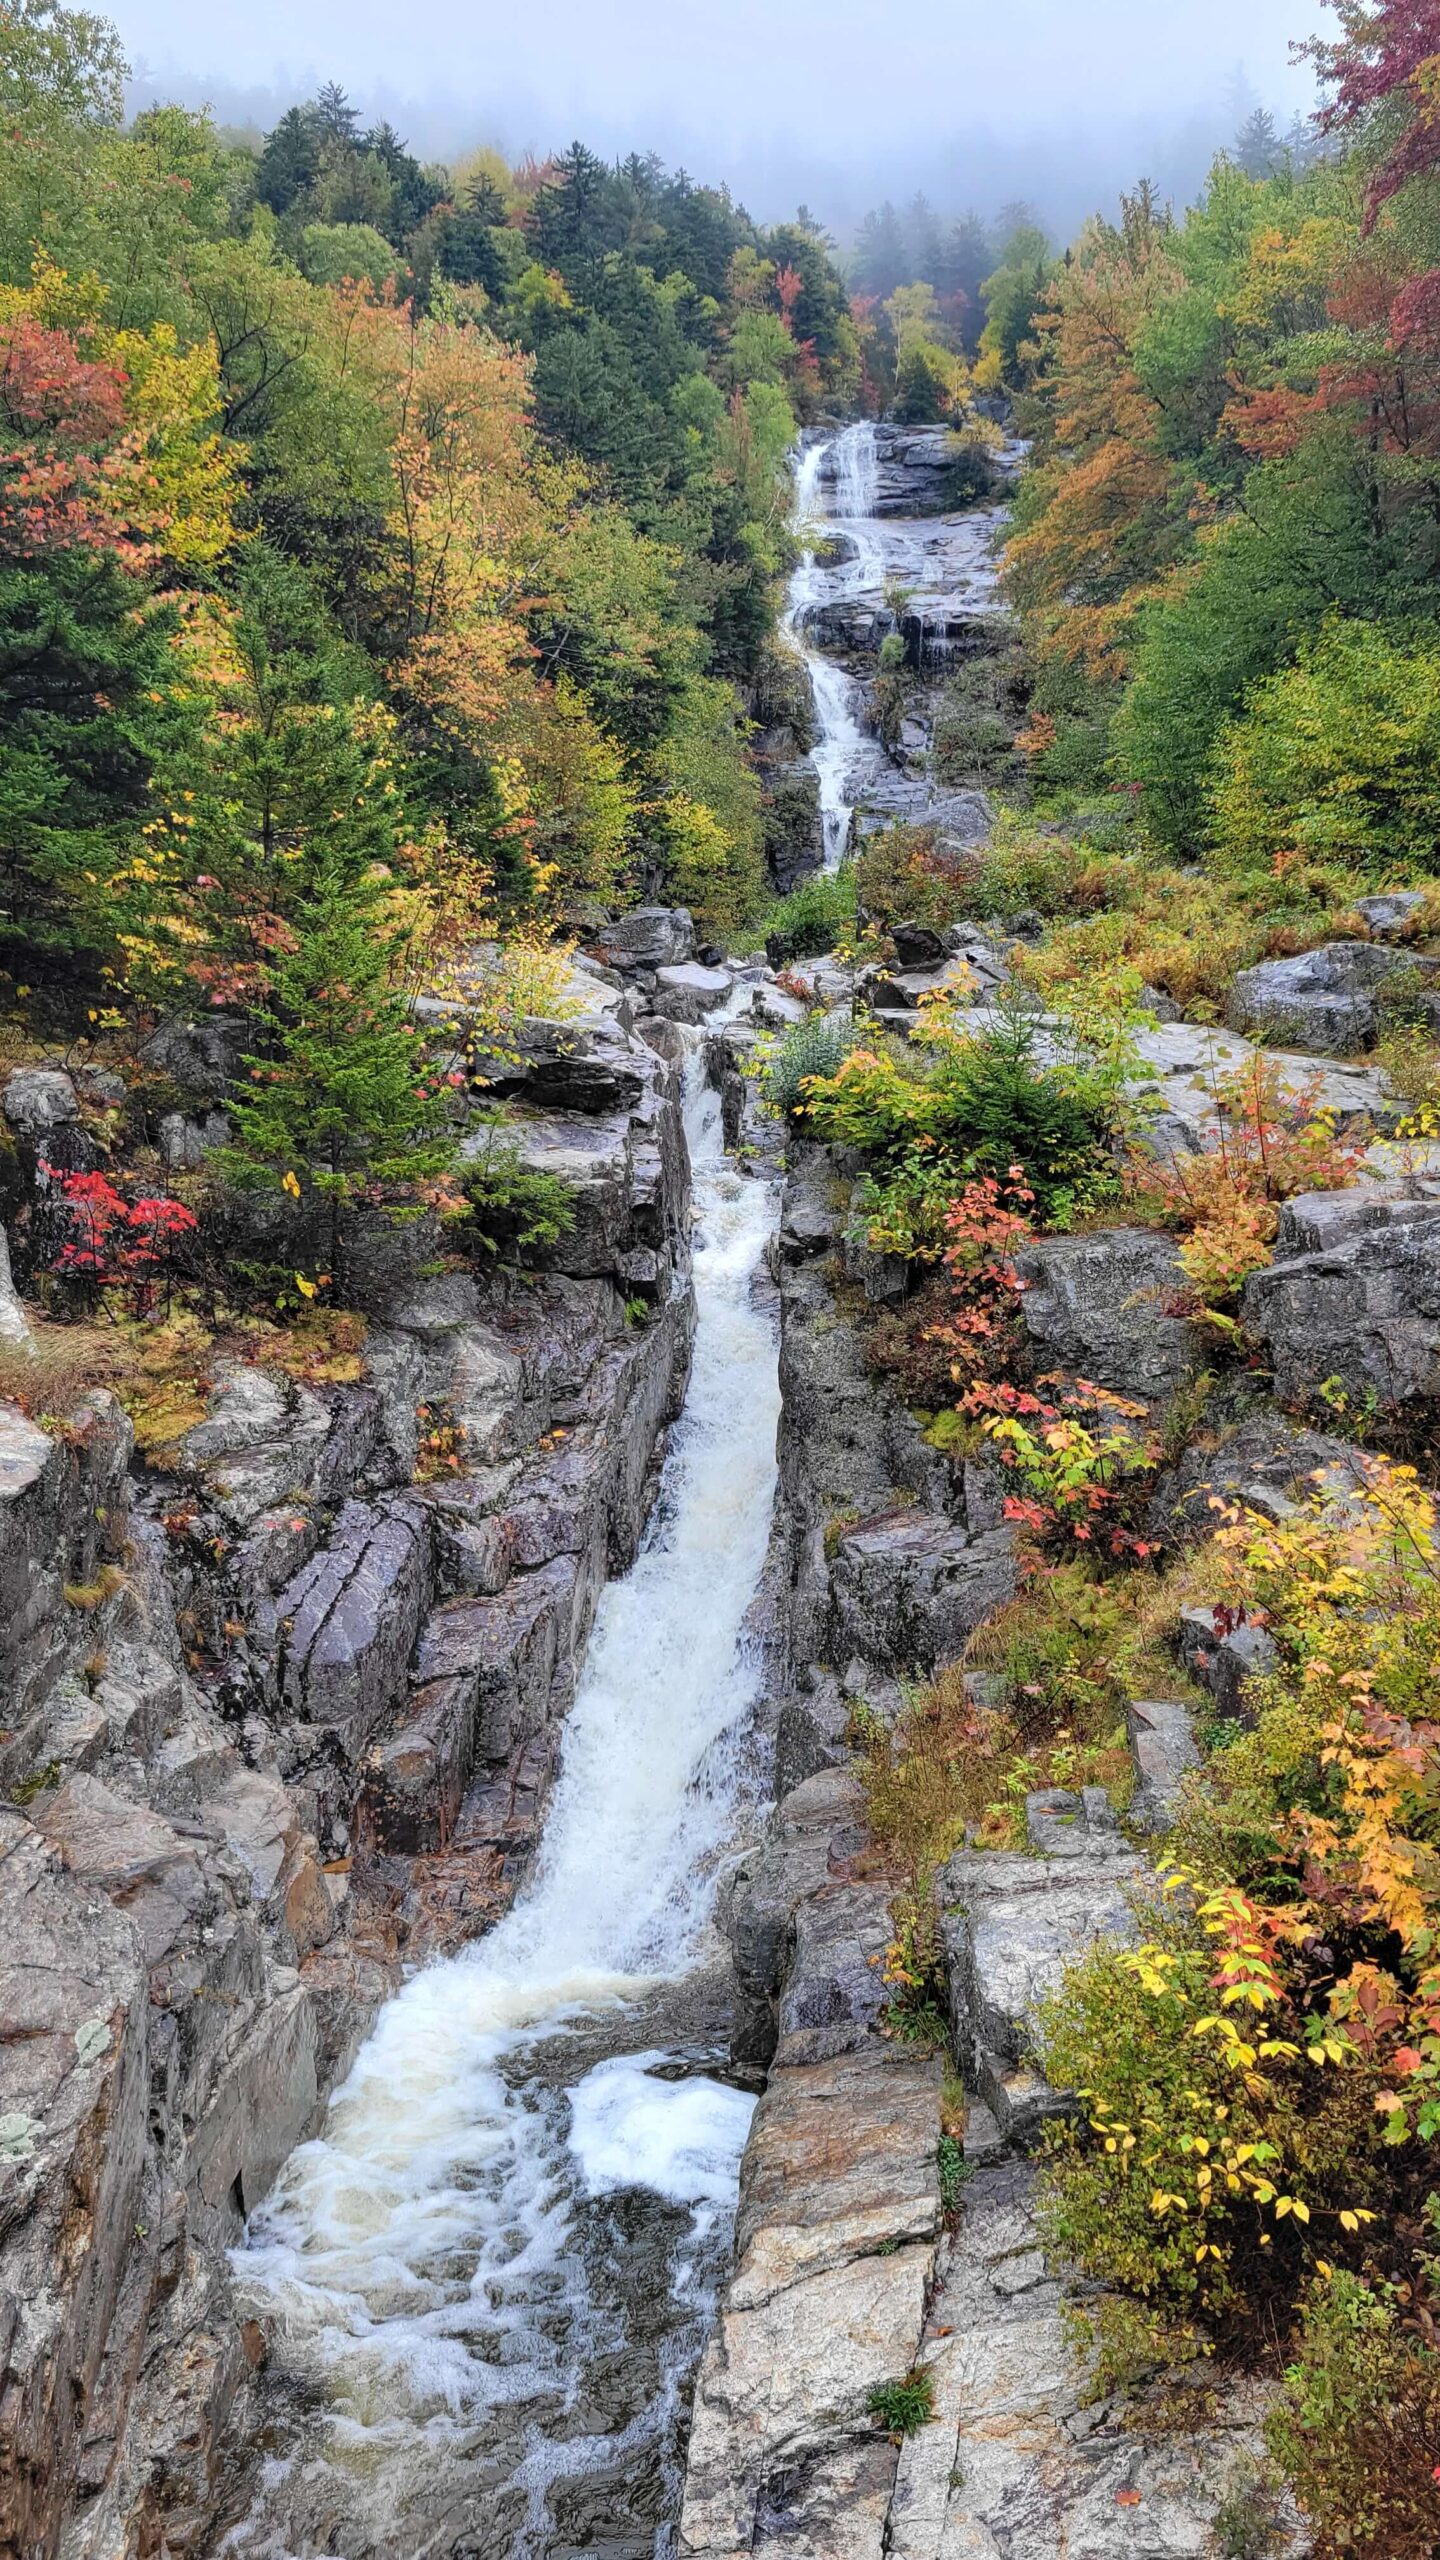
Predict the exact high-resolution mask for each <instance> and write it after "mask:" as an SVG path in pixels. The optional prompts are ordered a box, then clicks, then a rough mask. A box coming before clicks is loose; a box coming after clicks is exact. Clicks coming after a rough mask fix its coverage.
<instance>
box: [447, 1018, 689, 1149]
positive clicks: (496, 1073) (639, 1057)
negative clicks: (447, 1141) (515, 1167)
mask: <svg viewBox="0 0 1440 2560" xmlns="http://www.w3.org/2000/svg"><path fill="white" fill-rule="evenodd" d="M471 1073H472V1076H473V1077H474V1079H475V1080H476V1082H477V1083H478V1084H479V1085H480V1086H481V1087H482V1088H483V1093H484V1098H485V1099H486V1101H492V1100H493V1101H496V1102H517V1101H518V1102H528V1103H531V1104H533V1105H534V1106H535V1108H536V1109H538V1110H541V1111H579V1112H583V1113H585V1114H587V1115H588V1116H591V1117H595V1116H600V1115H603V1114H605V1113H611V1112H617V1111H633V1110H634V1108H635V1106H636V1104H637V1103H638V1102H639V1100H640V1097H641V1095H642V1093H643V1092H644V1090H645V1087H646V1085H647V1083H648V1082H649V1080H650V1077H651V1075H652V1074H653V1067H652V1064H651V1062H650V1060H649V1059H647V1058H646V1056H645V1052H644V1050H643V1048H639V1047H637V1044H636V1042H635V1040H634V1039H633V1038H632V1037H631V1036H630V1035H629V1034H628V1033H627V1032H626V1031H625V1030H623V1029H622V1028H621V1027H620V1025H619V1024H618V1023H616V1022H614V1021H612V1020H611V1019H609V1018H608V1017H607V1016H605V1015H603V1014H593V1013H592V1014H589V1015H587V1016H585V1017H584V1018H582V1019H580V1020H578V1021H571V1022H548V1021H544V1020H542V1019H541V1018H540V1017H539V1016H529V1017H527V1018H526V1019H525V1020H524V1021H523V1022H521V1023H519V1024H517V1025H516V1027H515V1030H514V1034H513V1037H511V1038H510V1039H508V1040H507V1043H506V1047H505V1050H504V1052H503V1053H499V1052H485V1053H483V1054H481V1055H479V1056H477V1057H476V1058H475V1059H474V1060H473V1061H472V1063H471ZM483 1134H484V1133H483V1132H482V1135H483Z"/></svg>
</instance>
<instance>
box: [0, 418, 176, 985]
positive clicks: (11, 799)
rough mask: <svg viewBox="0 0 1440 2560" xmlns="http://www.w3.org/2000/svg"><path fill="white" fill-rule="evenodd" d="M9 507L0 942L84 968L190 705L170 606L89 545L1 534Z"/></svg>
mask: <svg viewBox="0 0 1440 2560" xmlns="http://www.w3.org/2000/svg"><path fill="white" fill-rule="evenodd" d="M0 471H3V465H0ZM6 521H7V519H5V518H4V516H3V514H0V949H3V952H4V957H5V961H6V965H7V966H8V967H9V968H11V969H12V970H13V971H14V972H15V973H16V974H17V975H21V976H29V975H33V974H35V973H36V972H37V971H39V970H41V969H58V970H61V971H62V972H63V970H64V969H65V968H67V967H68V966H72V965H73V964H74V963H75V961H76V960H80V961H81V962H82V964H83V965H86V966H87V967H89V968H90V969H92V970H93V969H94V968H96V967H97V966H98V965H100V964H101V963H102V962H104V961H106V960H109V959H111V958H112V957H113V956H114V953H115V947H116V941H115V938H116V934H117V930H118V929H123V926H124V923H125V921H126V920H127V917H128V918H132V919H133V917H134V916H135V913H136V904H137V901H136V898H135V894H134V883H133V876H132V866H133V864H134V862H135V860H136V858H137V856H138V855H139V854H140V853H141V850H142V828H143V826H144V823H145V821H146V820H147V818H148V817H149V816H150V814H151V812H152V809H153V805H154V804H153V801H152V798H151V793H152V789H153V786H154V783H155V779H156V776H157V774H158V773H160V772H162V771H164V770H166V769H167V768H168V767H170V766H171V764H172V762H173V760H174V759H176V758H178V757H181V756H182V755H183V754H184V753H185V751H186V750H187V749H190V748H192V747H193V746H194V744H195V742H196V736H197V728H198V722H197V719H196V706H195V705H194V703H193V700H188V699H187V698H186V696H185V694H184V692H183V690H182V688H181V686H180V685H179V684H178V683H177V670H176V667H175V661H174V655H173V649H172V642H173V638H174V634H175V631H176V628H177V616H176V613H175V610H174V607H173V606H171V605H169V604H166V603H161V602H159V601H157V600H155V599H153V598H151V597H149V596H147V595H145V594H144V593H143V591H142V592H141V593H139V594H137V592H136V588H135V582H134V581H133V579H131V578H130V577H129V576H127V575H126V573H125V571H124V570H123V569H122V568H121V567H120V565H119V563H118V562H117V561H116V560H115V559H114V558H110V557H101V558H97V557H96V555H95V553H94V552H93V550H91V549H90V548H89V547H88V546H85V545H81V544H77V545H76V546H75V547H74V548H73V549H61V550H50V551H45V552H41V553H39V554H38V555H37V554H36V553H35V552H33V551H31V550H29V549H28V547H27V546H24V545H23V544H20V543H16V544H15V545H14V547H13V548H12V547H11V544H10V543H9V542H8V541H7V537H6V532H5V530H4V525H5V522H6ZM41 634H43V635H44V645H43V647H42V646H39V645H37V641H38V638H39V635H41ZM121 884H123V885H121ZM141 903H142V904H143V903H145V902H144V901H141Z"/></svg>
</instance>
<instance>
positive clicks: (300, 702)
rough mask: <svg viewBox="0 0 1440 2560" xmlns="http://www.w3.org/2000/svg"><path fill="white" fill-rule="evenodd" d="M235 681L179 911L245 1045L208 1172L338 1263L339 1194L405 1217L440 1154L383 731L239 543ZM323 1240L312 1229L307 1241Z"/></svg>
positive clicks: (303, 608) (398, 802)
mask: <svg viewBox="0 0 1440 2560" xmlns="http://www.w3.org/2000/svg"><path fill="white" fill-rule="evenodd" d="M236 640H237V644H238V645H237V651H236V658H237V664H238V668H239V670H240V681H239V683H238V685H237V686H236V688H235V690H234V693H233V695H232V698H231V704H230V716H229V718H228V720H227V722H226V724H225V726H224V728H223V730H222V733H221V736H220V737H219V739H217V742H216V747H217V752H216V754H215V756H214V759H213V762H212V767H211V771H210V774H209V776H208V778H207V782H206V786H205V788H204V789H203V790H202V791H201V792H200V794H199V795H198V796H197V800H196V817H195V829H194V838H193V857H194V860H195V865H196V874H197V880H196V895H195V902H194V910H193V912H194V916H195V921H196V924H197V926H198V928H199V934H200V942H201V948H202V949H204V950H207V951H208V954H209V957H208V960H199V959H197V961H196V962H195V964H194V965H195V966H196V967H197V970H198V973H199V974H201V975H202V977H203V976H205V975H206V974H207V973H208V974H209V976H210V982H211V992H212V995H213V996H215V997H217V998H219V999H220V1000H222V1001H224V1002H226V1003H230V1004H235V1003H238V1004H241V1005H243V1006H244V1008H245V1010H246V1012H247V1014H248V1016H249V1020H250V1026H251V1030H250V1042H249V1048H248V1051H247V1054H246V1056H245V1060H244V1081H243V1083H242V1086H241V1088H240V1093H239V1096H238V1099H237V1100H236V1102H235V1104H234V1106H233V1119H234V1125H235V1133H236V1134H235V1139H234V1143H233V1145H231V1146H230V1147H229V1148H228V1149H227V1150H225V1152H224V1154H223V1155H222V1156H221V1158H220V1159H219V1160H218V1162H219V1169H220V1171H221V1173H222V1174H223V1175H225V1176H227V1177H228V1178H229V1179H230V1180H232V1181H234V1182H236V1183H237V1184H240V1185H242V1186H244V1187H247V1188H252V1189H253V1188H262V1189H263V1188H265V1187H267V1186H270V1185H275V1186H278V1187H280V1188H283V1189H285V1190H287V1191H288V1192H289V1193H290V1194H291V1195H292V1196H293V1197H298V1200H299V1203H300V1207H301V1211H302V1215H306V1216H307V1218H308V1223H309V1224H310V1225H311V1227H312V1228H313V1229H314V1230H315V1231H316V1242H317V1244H318V1245H319V1248H320V1249H321V1250H323V1251H325V1252H327V1253H328V1255H329V1259H330V1267H331V1269H332V1271H338V1267H339V1263H340V1259H341V1247H342V1241H343V1228H344V1212H345V1209H346V1207H347V1205H348V1204H350V1203H353V1202H354V1201H356V1200H358V1199H359V1198H360V1197H361V1195H362V1194H365V1195H368V1196H369V1197H370V1198H371V1199H373V1201H374V1203H375V1204H376V1205H377V1206H378V1207H380V1208H382V1209H388V1210H390V1211H392V1212H399V1213H401V1214H404V1213H405V1212H406V1211H408V1209H409V1208H410V1207H412V1206H413V1201H414V1194H415V1189H416V1186H417V1185H418V1184H420V1183H423V1182H425V1181H427V1180H430V1179H432V1178H433V1177H434V1176H436V1175H437V1174H439V1173H441V1172H443V1171H444V1169H445V1167H446V1165H447V1164H448V1162H449V1161H450V1156H451V1153H452V1149H451V1146H450V1143H449V1141H448V1138H447V1136H446V1133H445V1115H444V1105H443V1102H442V1100H441V1099H440V1097H439V1096H438V1095H437V1094H436V1093H435V1092H434V1091H433V1089H432V1088H431V1087H430V1085H429V1083H428V1081H427V1078H426V1075H425V1067H424V1059H423V1055H422V1054H421V1047H420V1042H419V1039H418V1036H417V1034H416V1031H415V1028H414V1025H413V1024H412V1022H411V1019H410V1012H409V1006H408V1002H407V999H406V993H405V987H404V969H405V961H406V936H405V933H404V932H403V930H402V929H401V928H400V927H399V926H398V925H397V924H396V922H395V921H394V916H393V900H394V890H395V881H396V872H397V845H398V840H399V832H400V826H401V820H402V812H403V801H402V796H401V793H400V791H399V789H398V787H397V784H396V779H395V775H394V773H393V771H392V769H391V764H390V759H389V752H388V737H389V731H388V728H387V725H386V724H385V722H384V721H383V719H380V718H379V717H378V716H377V714H376V712H375V710H374V708H373V706H371V705H369V704H367V703H366V702H365V701H364V700H363V699H361V700H359V701H357V700H356V699H355V698H354V696H353V694H352V693H351V690H350V686H351V684H352V683H353V681H354V676H355V667H354V662H353V660H352V659H351V657H350V655H349V653H347V652H346V651H344V650H343V649H342V648H341V647H340V646H339V644H338V643H337V641H336V638H335V635H334V633H333V631H331V629H330V628H329V626H328V624H327V622H326V620H325V617H324V614H323V611H322V609H321V608H320V606H319V604H318V601H317V599H316V598H315V595H314V593H313V590H312V589H311V588H310V587H309V584H308V582H307V581H306V579H305V577H304V574H303V572H301V571H299V570H297V569H295V568H294V566H293V565H292V564H291V563H289V562H286V561H281V560H277V559H276V558H275V557H274V556H273V555H270V554H267V553H266V552H265V550H264V548H263V546H260V545H256V546H255V548H254V550H253V552H252V553H251V556H250V558H249V559H248V560H247V562H246V565H245V570H244V572H243V576H242V610H241V614H240V617H239V620H238V622H237V624H236ZM322 1238H323V1242H322V1241H321V1239H322Z"/></svg>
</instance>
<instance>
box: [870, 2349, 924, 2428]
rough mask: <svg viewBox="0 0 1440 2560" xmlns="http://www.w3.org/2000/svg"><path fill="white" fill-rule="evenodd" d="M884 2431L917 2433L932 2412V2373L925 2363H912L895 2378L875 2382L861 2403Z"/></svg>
mask: <svg viewBox="0 0 1440 2560" xmlns="http://www.w3.org/2000/svg"><path fill="white" fill-rule="evenodd" d="M865 2406H866V2408H867V2409H868V2410H869V2412H870V2415H871V2417H872V2418H874V2419H875V2421H876V2423H877V2425H879V2426H882V2427H883V2428H884V2429H885V2431H886V2433H887V2434H888V2435H892V2436H918V2434H919V2433H920V2430H921V2428H922V2427H928V2426H929V2424H930V2422H931V2420H932V2419H933V2417H934V2415H935V2377H934V2375H933V2374H932V2373H931V2372H930V2370H929V2368H928V2366H926V2365H920V2364H916V2365H912V2366H911V2368H910V2371H909V2372H908V2373H905V2374H902V2375H901V2377H900V2380H899V2381H898V2382H878V2383H877V2384H876V2386H875V2388H874V2390H873V2391H872V2392H871V2393H870V2396H869V2398H868V2399H867V2401H866V2403H865Z"/></svg>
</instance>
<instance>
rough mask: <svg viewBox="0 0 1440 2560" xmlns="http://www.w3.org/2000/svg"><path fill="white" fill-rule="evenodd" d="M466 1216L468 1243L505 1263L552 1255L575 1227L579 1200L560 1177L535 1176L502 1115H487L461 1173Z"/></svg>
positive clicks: (464, 1226) (464, 1236)
mask: <svg viewBox="0 0 1440 2560" xmlns="http://www.w3.org/2000/svg"><path fill="white" fill-rule="evenodd" d="M459 1182H460V1188H461V1190H462V1191H463V1193H464V1195H465V1200H466V1204H467V1206H466V1213H465V1216H464V1219H463V1222H462V1225H461V1230H460V1232H461V1236H462V1240H463V1242H464V1243H465V1244H466V1245H467V1246H469V1247H470V1248H471V1249H472V1250H478V1251H479V1252H481V1253H484V1254H489V1255H492V1256H498V1257H499V1258H500V1259H501V1260H504V1261H512V1260H513V1261H517V1262H521V1263H523V1262H526V1261H527V1260H530V1259H531V1258H533V1257H534V1256H536V1255H541V1254H544V1253H545V1252H547V1251H548V1250H549V1248H550V1246H551V1245H554V1244H558V1243H559V1241H560V1239H561V1237H562V1236H565V1235H568V1234H569V1232H570V1229H571V1228H572V1226H573V1225H574V1223H575V1199H574V1194H573V1192H572V1190H571V1188H570V1186H569V1184H568V1183H566V1182H562V1181H561V1180H560V1178H559V1176H558V1175H557V1174H553V1173H544V1172H535V1171H533V1170H532V1169H531V1168H530V1167H529V1166H528V1165H526V1164H525V1163H524V1162H523V1161H522V1159H521V1155H520V1150H519V1147H518V1145H517V1143H516V1140H515V1138H514V1136H513V1134H512V1133H511V1132H510V1131H509V1130H508V1129H507V1128H506V1125H505V1118H504V1114H503V1112H499V1111H496V1112H494V1113H492V1114H487V1115H486V1118H485V1120H484V1122H483V1123H482V1127H481V1131H480V1133H479V1137H478V1140H477V1138H476V1137H473V1136H472V1137H471V1139H470V1140H469V1141H468V1143H467V1146H466V1150H465V1161H464V1163H463V1165H462V1166H461V1167H460V1171H459Z"/></svg>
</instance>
